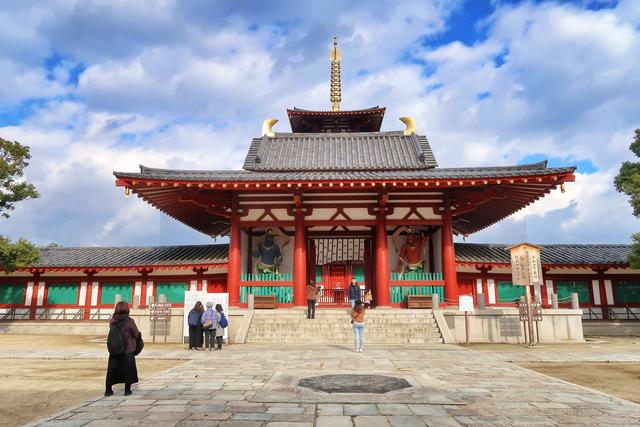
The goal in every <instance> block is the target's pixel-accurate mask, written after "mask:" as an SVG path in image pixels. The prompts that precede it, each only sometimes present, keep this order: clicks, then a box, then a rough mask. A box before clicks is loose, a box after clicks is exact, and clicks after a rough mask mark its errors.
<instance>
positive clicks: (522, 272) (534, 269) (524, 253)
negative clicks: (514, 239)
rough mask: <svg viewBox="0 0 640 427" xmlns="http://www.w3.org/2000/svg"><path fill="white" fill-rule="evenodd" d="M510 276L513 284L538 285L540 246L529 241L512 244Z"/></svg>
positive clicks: (539, 282)
mask: <svg viewBox="0 0 640 427" xmlns="http://www.w3.org/2000/svg"><path fill="white" fill-rule="evenodd" d="M509 249H510V250H511V276H512V283H513V284H514V285H522V286H536V285H537V286H539V285H540V284H541V283H542V264H541V262H540V248H539V247H538V246H534V245H531V244H529V243H522V244H520V245H516V246H512V247H511V248H509Z"/></svg>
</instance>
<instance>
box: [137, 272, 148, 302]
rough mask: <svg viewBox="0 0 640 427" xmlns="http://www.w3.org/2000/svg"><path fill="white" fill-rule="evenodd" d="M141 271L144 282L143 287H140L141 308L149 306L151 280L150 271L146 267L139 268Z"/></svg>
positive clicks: (141, 278)
mask: <svg viewBox="0 0 640 427" xmlns="http://www.w3.org/2000/svg"><path fill="white" fill-rule="evenodd" d="M138 273H140V280H141V282H142V287H141V288H140V308H143V307H147V306H148V305H149V304H148V301H147V299H148V298H147V282H148V281H149V273H150V271H149V270H148V269H146V268H142V269H139V270H138Z"/></svg>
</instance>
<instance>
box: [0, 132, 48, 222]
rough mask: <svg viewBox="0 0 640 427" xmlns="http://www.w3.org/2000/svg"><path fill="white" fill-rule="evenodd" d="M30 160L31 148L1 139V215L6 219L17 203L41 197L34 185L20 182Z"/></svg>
mask: <svg viewBox="0 0 640 427" xmlns="http://www.w3.org/2000/svg"><path fill="white" fill-rule="evenodd" d="M29 159H31V155H30V154H29V147H27V146H26V145H22V144H20V143H19V142H11V141H6V140H4V139H2V138H0V215H1V216H3V217H5V218H9V211H11V210H13V209H14V204H15V203H16V202H19V201H21V200H25V199H35V198H37V197H39V194H38V191H37V190H36V187H34V186H33V184H30V183H28V182H25V181H21V180H20V178H22V176H23V175H24V168H26V167H27V166H28V165H29V163H28V162H27V161H28V160H29Z"/></svg>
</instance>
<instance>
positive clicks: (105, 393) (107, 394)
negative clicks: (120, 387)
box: [104, 387, 113, 397]
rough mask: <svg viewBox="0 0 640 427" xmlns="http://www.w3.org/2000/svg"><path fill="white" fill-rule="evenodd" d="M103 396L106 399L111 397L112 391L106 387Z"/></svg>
mask: <svg viewBox="0 0 640 427" xmlns="http://www.w3.org/2000/svg"><path fill="white" fill-rule="evenodd" d="M104 395H105V396H106V397H109V396H113V389H112V388H111V387H107V389H106V390H105V391H104Z"/></svg>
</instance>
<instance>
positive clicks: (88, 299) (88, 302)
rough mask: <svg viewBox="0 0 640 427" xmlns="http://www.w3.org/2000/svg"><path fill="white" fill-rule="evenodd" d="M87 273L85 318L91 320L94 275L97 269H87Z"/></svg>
mask: <svg viewBox="0 0 640 427" xmlns="http://www.w3.org/2000/svg"><path fill="white" fill-rule="evenodd" d="M85 274H86V275H87V289H86V292H85V299H84V320H89V319H90V318H91V293H92V292H91V291H92V290H93V275H94V274H95V271H88V270H85Z"/></svg>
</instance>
